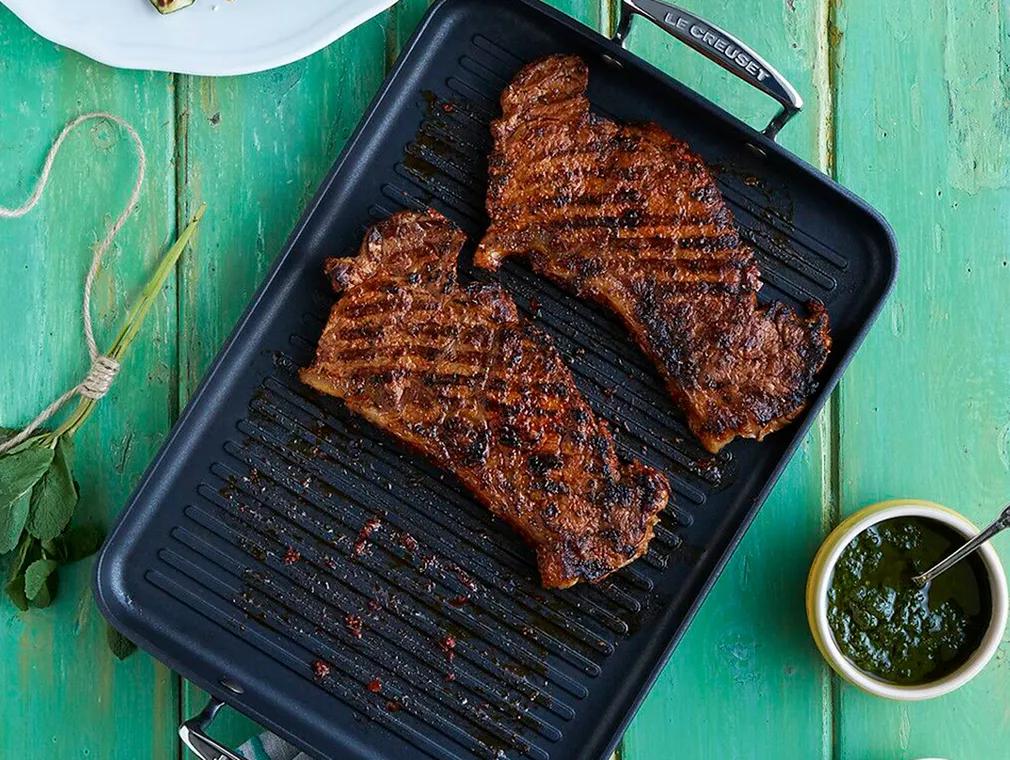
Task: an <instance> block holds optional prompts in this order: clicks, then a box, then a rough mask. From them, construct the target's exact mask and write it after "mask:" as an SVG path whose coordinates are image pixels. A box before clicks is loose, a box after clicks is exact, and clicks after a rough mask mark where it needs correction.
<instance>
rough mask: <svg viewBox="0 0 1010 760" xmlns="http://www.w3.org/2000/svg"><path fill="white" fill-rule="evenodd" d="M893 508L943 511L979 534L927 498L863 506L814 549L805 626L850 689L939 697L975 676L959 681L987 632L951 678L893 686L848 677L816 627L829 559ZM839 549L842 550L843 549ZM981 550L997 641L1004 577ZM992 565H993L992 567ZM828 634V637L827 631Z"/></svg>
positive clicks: (1002, 611) (989, 555) (895, 695)
mask: <svg viewBox="0 0 1010 760" xmlns="http://www.w3.org/2000/svg"><path fill="white" fill-rule="evenodd" d="M896 507H913V508H914V507H919V508H923V509H926V510H929V511H933V512H942V513H945V514H947V515H948V516H950V517H951V518H953V520H954V521H955V522H957V523H958V525H956V526H952V527H954V528H956V529H958V528H962V527H963V528H967V529H969V530H974V531H976V532H977V531H978V528H976V527H975V526H974V524H973V523H972V522H971V521H970V520H968V518H966V517H965V516H964V515H962V514H960V513H958V512H956V511H954V510H953V509H950V508H949V507H945V506H944V505H942V504H938V503H936V502H934V501H928V500H926V499H888V500H887V501H881V502H877V503H876V504H871V505H869V506H867V507H864V508H863V509H860V510H858V511H857V512H855V513H853V514H852V515H850V516H849V517H847V518H845V519H844V520H842V521H841V522H840V523H839V524H838V525H836V526H835V528H834V529H833V530H832V531H831V532H830V533H829V534H828V536H827V538H825V539H824V543H822V544H821V546H820V548H819V549H818V550H817V553H816V554H815V555H814V559H813V562H812V563H811V565H810V572H809V574H808V575H807V586H806V598H805V602H806V612H807V623H808V625H809V626H810V633H811V635H812V636H813V639H814V643H815V644H816V645H817V649H818V650H819V651H820V653H821V656H822V657H823V658H824V660H825V661H826V662H827V663H828V664H829V665H830V666H831V668H832V670H834V671H835V672H836V673H837V674H838V675H839V676H841V677H842V678H843V679H844V680H845V681H847V682H848V683H851V684H852V685H853V686H856V687H858V688H860V689H862V690H864V691H867V692H869V693H871V694H875V695H877V696H882V697H886V698H890V699H904V700H911V699H928V698H931V697H934V696H940V695H941V694H945V693H947V692H949V691H953V690H954V689H956V688H959V687H960V686H961V685H963V684H964V683H966V682H967V680H970V678H972V677H974V675H976V674H977V671H976V672H975V673H972V674H971V675H970V676H968V678H964V677H963V675H962V676H961V677H960V678H958V676H959V675H960V674H962V673H963V672H966V671H967V670H968V669H969V666H970V665H972V663H973V661H974V658H975V657H976V656H977V655H978V654H980V653H983V652H984V650H985V649H986V648H987V645H986V639H988V638H990V632H987V635H986V638H984V639H983V643H982V644H981V645H980V646H979V650H978V651H977V653H976V654H975V655H973V656H972V658H971V659H969V660H968V661H967V662H966V663H965V664H964V665H963V666H962V667H961V668H959V669H958V670H957V671H955V672H954V673H953V674H951V675H950V676H947V677H945V678H944V679H940V680H939V681H937V682H935V683H931V684H923V685H922V686H921V687H920V686H896V685H893V684H887V683H886V682H884V681H880V680H877V679H874V678H873V677H872V676H870V675H865V676H864V677H863V680H862V681H860V680H855V679H853V678H852V677H851V674H850V673H849V672H846V670H845V669H844V668H843V666H842V664H841V663H840V662H839V659H841V658H844V655H842V654H841V653H840V652H833V651H832V650H831V649H830V648H829V647H828V645H827V644H826V642H825V641H824V638H823V636H822V629H821V626H820V624H819V621H820V618H821V617H822V615H821V614H820V613H819V612H818V601H819V596H820V594H819V592H818V589H820V588H821V587H822V585H823V581H824V580H825V578H826V576H827V575H828V574H829V573H833V571H834V566H833V562H834V561H837V556H835V557H834V560H833V561H832V566H831V567H828V562H829V558H831V557H832V555H833V554H834V553H835V550H836V549H838V550H839V551H838V553H839V554H840V553H841V549H840V548H839V547H840V545H841V544H843V542H844V545H848V544H849V542H850V541H851V540H852V539H853V538H854V537H855V534H854V533H852V531H853V529H854V528H855V527H856V526H859V525H860V524H864V523H865V527H864V528H862V529H865V528H868V527H869V526H870V525H872V524H874V523H876V522H879V521H878V520H873V519H871V518H873V517H874V516H876V515H878V514H879V513H881V512H885V511H889V510H892V509H893V508H896ZM895 516H897V515H895ZM842 548H844V546H843V547H842ZM980 551H982V552H983V553H984V554H985V557H984V558H983V559H984V561H985V564H986V569H987V571H988V575H989V576H990V578H989V580H990V585H991V586H992V587H993V588H992V594H993V597H994V598H993V620H992V622H991V623H990V629H991V628H992V627H993V625H994V624H997V623H1000V619H1002V623H1001V624H1000V638H1002V629H1003V627H1005V625H1006V614H1007V613H1006V605H1005V604H1002V605H1000V604H997V600H996V596H997V594H999V593H1000V589H1004V590H1005V588H1006V577H1005V574H1004V572H1003V569H1002V564H1001V562H1000V561H999V558H998V556H997V555H996V553H995V551H994V550H993V549H992V547H991V546H989V545H985V546H983V548H982V549H981V550H980ZM993 562H994V563H995V564H993ZM828 580H829V579H828ZM1004 596H1005V594H1004ZM997 607H999V608H1000V609H997ZM827 635H830V632H829V633H828V634H827ZM836 646H837V645H836ZM988 648H990V649H992V650H993V651H991V652H989V653H988V654H986V655H985V656H984V657H983V661H982V662H981V665H980V666H979V667H978V670H981V668H982V667H983V666H984V665H985V663H986V662H988V660H989V659H990V658H991V657H992V654H993V653H994V652H995V647H988ZM846 664H847V665H848V666H849V667H851V668H853V669H855V666H854V665H852V664H851V663H846ZM948 680H950V681H951V683H955V682H956V685H951V686H949V687H948V686H946V682H947V681H948Z"/></svg>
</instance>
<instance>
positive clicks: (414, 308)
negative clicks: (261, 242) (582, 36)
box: [301, 211, 669, 588]
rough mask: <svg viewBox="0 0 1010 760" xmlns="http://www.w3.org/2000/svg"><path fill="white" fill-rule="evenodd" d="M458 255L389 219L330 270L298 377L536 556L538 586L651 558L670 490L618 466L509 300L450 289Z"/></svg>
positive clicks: (415, 219) (440, 234) (445, 235)
mask: <svg viewBox="0 0 1010 760" xmlns="http://www.w3.org/2000/svg"><path fill="white" fill-rule="evenodd" d="M463 242H464V236H463V234H462V233H461V232H460V231H459V230H457V229H456V228H455V227H454V226H453V225H452V223H451V222H449V221H448V220H447V219H445V218H444V217H443V216H441V215H439V214H438V213H436V212H434V211H431V212H428V213H427V214H426V215H422V214H416V213H400V214H397V215H395V216H393V217H391V218H390V219H388V220H386V221H384V222H382V223H380V224H378V225H376V226H375V227H372V228H371V229H370V230H369V231H368V233H367V234H366V236H365V240H364V243H363V244H362V246H361V251H360V253H359V254H358V256H357V257H354V258H337V259H330V260H329V261H328V262H327V263H326V273H327V275H328V276H329V278H330V280H331V283H332V285H333V288H334V289H335V290H336V291H337V293H340V294H342V296H341V298H340V299H339V300H338V301H337V303H336V304H335V305H334V307H333V310H332V312H331V313H330V318H329V322H328V323H327V325H326V328H325V330H324V331H323V335H322V337H321V338H320V339H319V345H318V348H317V352H316V360H315V363H314V364H313V365H312V366H311V367H310V368H308V369H306V370H303V371H302V372H301V378H302V380H303V381H304V382H305V383H307V384H309V385H311V386H312V387H314V388H316V389H318V390H320V391H322V392H324V393H328V394H332V395H334V396H338V397H339V398H341V399H343V400H344V402H345V403H346V405H347V407H348V408H349V409H351V410H352V411H354V412H356V413H358V414H360V415H362V416H363V417H365V418H366V419H368V420H369V421H371V422H372V423H374V424H375V425H377V426H379V427H380V428H383V429H384V430H386V431H388V432H390V433H392V434H393V435H394V436H396V437H397V438H399V439H400V440H402V441H404V442H405V443H407V444H408V445H410V446H411V447H413V448H414V449H416V450H417V451H419V452H421V453H422V454H424V455H425V456H427V457H428V459H430V460H431V461H433V462H434V463H435V464H437V465H438V466H440V467H443V468H445V469H447V470H449V471H451V472H452V473H454V474H455V475H456V477H457V478H459V480H460V481H462V483H463V484H464V485H465V486H466V487H467V488H468V489H469V490H470V491H471V492H472V493H473V494H474V495H475V496H476V497H477V499H479V500H480V501H481V502H482V503H483V504H484V505H485V506H487V507H488V509H490V510H491V511H492V512H493V513H494V514H495V515H497V516H498V517H500V518H502V519H504V520H505V521H506V522H508V523H509V524H510V525H512V526H513V527H514V528H515V529H516V530H517V531H519V533H520V534H521V535H522V536H523V538H524V539H526V541H527V542H529V543H530V544H531V545H532V546H533V548H534V549H535V550H536V554H537V562H538V565H539V568H540V577H541V579H542V582H543V585H544V586H547V587H549V588H552V587H553V588H563V587H566V586H570V585H572V584H574V583H578V582H579V581H581V580H591V581H592V580H597V579H599V578H602V577H603V576H605V575H607V574H608V573H611V572H613V571H614V570H616V569H618V568H619V567H622V566H623V565H626V564H628V563H629V562H631V561H632V560H634V559H635V558H636V557H639V556H640V555H642V554H643V553H644V552H645V551H646V548H647V546H648V543H649V540H650V538H651V537H652V530H653V525H654V524H655V522H656V520H657V519H658V515H659V512H660V511H661V510H662V509H663V507H665V506H666V503H667V500H668V497H669V487H668V485H667V482H666V479H665V478H664V476H663V475H662V474H660V473H659V472H656V471H655V470H653V469H651V468H649V467H646V466H645V465H643V464H642V463H640V462H637V461H632V462H622V461H620V460H618V458H617V456H616V454H615V448H614V440H613V437H612V436H611V433H610V431H609V429H608V428H607V426H606V424H605V423H603V422H601V421H600V420H597V419H596V416H595V415H594V414H593V411H592V409H590V407H589V405H588V404H587V403H586V401H585V399H584V398H583V397H582V395H581V394H580V393H579V391H578V389H577V388H576V387H575V383H574V382H573V380H572V376H571V373H570V372H569V370H568V368H567V367H566V366H565V365H564V363H563V362H562V361H561V358H560V357H559V356H558V352H557V350H556V349H555V347H554V345H553V343H552V342H551V340H550V338H549V337H548V336H547V335H545V334H544V333H542V332H541V331H540V330H538V329H537V328H535V327H534V326H533V325H531V324H529V323H528V322H526V321H525V320H523V319H521V318H520V317H519V314H518V312H517V310H516V306H515V304H514V303H513V302H512V300H511V299H510V298H509V296H508V294H506V293H505V292H504V291H503V290H502V289H501V288H500V287H499V286H497V285H470V286H465V287H464V286H460V285H458V284H457V282H456V259H457V256H458V254H459V251H460V249H461V248H462V245H463Z"/></svg>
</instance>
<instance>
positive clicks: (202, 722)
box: [179, 697, 244, 760]
mask: <svg viewBox="0 0 1010 760" xmlns="http://www.w3.org/2000/svg"><path fill="white" fill-rule="evenodd" d="M222 707H224V702H222V701H221V700H219V699H215V698H214V697H211V698H210V701H209V702H207V706H206V707H205V708H203V710H202V711H201V713H200V714H199V715H197V716H196V717H194V718H190V719H189V720H187V721H186V722H185V723H183V724H182V725H181V726H179V738H180V739H182V741H183V744H185V745H186V746H187V747H189V748H190V749H191V750H192V751H193V754H195V755H196V756H197V757H199V758H200V760H244V758H242V757H241V756H239V755H236V754H235V753H234V752H232V751H231V750H230V749H228V748H227V747H225V746H224V745H222V744H221V743H219V742H216V741H214V740H213V739H211V738H210V737H209V736H207V733H206V731H207V726H209V725H210V723H211V721H213V720H214V718H216V717H217V714H218V712H220V710H221V708H222Z"/></svg>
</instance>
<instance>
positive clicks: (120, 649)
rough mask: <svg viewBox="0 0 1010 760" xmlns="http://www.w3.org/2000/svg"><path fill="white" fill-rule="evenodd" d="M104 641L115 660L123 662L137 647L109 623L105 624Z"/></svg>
mask: <svg viewBox="0 0 1010 760" xmlns="http://www.w3.org/2000/svg"><path fill="white" fill-rule="evenodd" d="M105 640H106V641H108V642H109V649H111V650H112V653H113V654H114V655H116V658H117V659H120V660H125V659H126V658H127V657H129V656H130V655H131V654H133V653H134V652H136V651H137V645H136V644H134V643H133V642H132V641H130V640H129V639H128V638H126V637H125V636H124V635H123V634H121V633H120V632H119V631H117V630H116V629H115V628H113V627H112V625H111V624H109V623H106V624H105Z"/></svg>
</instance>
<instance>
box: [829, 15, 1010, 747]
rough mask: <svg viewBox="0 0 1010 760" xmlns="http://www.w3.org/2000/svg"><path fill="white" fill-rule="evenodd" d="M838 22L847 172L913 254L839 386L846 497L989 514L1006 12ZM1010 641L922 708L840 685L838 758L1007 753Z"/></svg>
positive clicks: (997, 482)
mask: <svg viewBox="0 0 1010 760" xmlns="http://www.w3.org/2000/svg"><path fill="white" fill-rule="evenodd" d="M833 22H834V27H833V37H834V38H835V39H836V40H837V42H838V47H837V49H836V52H835V54H834V64H835V73H834V75H833V80H834V81H835V86H836V88H837V94H836V99H837V107H838V116H837V121H836V125H837V138H836V141H837V149H838V156H837V173H838V178H839V180H840V181H841V182H842V183H843V184H845V185H847V186H849V187H851V188H852V189H853V190H854V191H855V192H857V193H859V194H861V195H863V196H864V197H865V198H867V199H868V200H869V201H870V202H871V203H873V204H874V205H876V206H877V207H878V208H879V209H880V210H881V211H882V212H883V213H884V215H885V216H886V217H887V218H888V220H889V221H890V222H891V224H892V225H893V227H894V229H895V232H896V235H897V238H898V244H899V248H900V249H901V251H902V258H901V274H900V277H899V279H898V286H897V291H896V293H895V295H894V297H893V298H892V300H891V302H890V304H889V306H888V307H887V309H886V311H885V313H884V315H883V316H882V318H881V323H880V325H879V327H878V329H876V330H874V332H873V333H872V335H871V336H870V338H869V340H868V341H867V343H866V345H865V346H864V348H863V350H862V351H861V352H860V355H859V356H858V357H857V359H856V361H855V363H854V364H853V366H852V367H851V369H850V370H849V372H848V373H847V375H846V377H845V379H844V380H843V382H842V387H841V412H842V428H841V446H840V454H839V461H840V462H841V489H842V501H841V504H842V505H843V507H844V511H845V512H850V511H853V510H855V509H858V508H859V507H861V506H864V505H866V504H868V503H870V502H874V501H878V500H880V499H884V498H891V497H903V496H915V497H920V498H929V499H933V500H936V501H940V502H942V503H945V504H947V505H949V506H951V507H953V508H955V509H957V510H959V511H961V512H963V513H964V514H966V515H967V516H968V517H970V518H972V519H973V520H975V521H976V522H985V521H988V520H989V519H991V518H992V517H993V516H995V514H996V512H997V511H998V509H999V506H1000V505H1001V504H1003V503H1005V502H1006V501H1007V494H1008V493H1010V456H1008V451H1010V448H1008V443H1010V320H1008V319H1007V316H1006V304H1007V302H1008V298H1010V266H1008V263H1007V262H1008V258H1010V254H1008V249H1010V222H1008V219H1010V122H1008V120H1007V117H1006V114H1007V104H1008V96H1010V91H1008V82H1010V70H1008V62H1010V42H1008V31H1010V9H1008V7H1007V4H1006V3H1004V2H995V1H992V2H975V3H962V2H957V0H947V1H946V2H940V1H939V0H938V1H937V2H931V3H909V4H902V7H901V12H900V13H896V12H894V7H893V6H892V4H890V3H878V2H873V1H871V0H845V2H842V3H839V4H838V7H837V9H836V13H835V16H834V18H833ZM995 543H996V547H997V549H998V550H999V551H1001V553H1004V555H1005V551H1006V548H1007V540H1006V538H1005V537H1000V538H997V539H996V542H995ZM1007 651H1008V648H1007V645H1006V643H1004V645H1003V647H1002V649H1001V650H1000V652H999V654H998V655H997V657H996V660H995V661H994V662H993V663H992V664H991V665H990V667H989V668H988V669H987V670H986V671H985V672H984V673H983V674H982V675H981V676H980V677H979V678H977V679H976V680H975V681H973V682H972V683H970V684H968V685H967V686H965V687H963V688H962V689H961V690H960V691H958V692H956V693H954V694H951V695H948V696H946V697H943V698H940V699H937V700H933V701H930V702H926V703H916V704H898V703H893V702H886V701H883V700H879V699H873V698H871V697H868V696H866V695H863V694H862V693H860V692H857V691H856V690H855V689H854V688H852V687H849V686H847V685H844V686H841V687H840V690H839V695H838V696H839V706H840V711H839V715H838V717H837V726H838V731H837V736H836V743H837V757H839V758H852V759H853V760H856V758H859V759H860V760H862V759H863V758H885V757H886V758H917V757H923V756H929V757H934V756H936V757H950V758H955V757H971V758H1003V757H1007V756H1008V754H1010V749H1008V747H1010V711H1008V705H1007V690H1006V683H1007V678H1008V675H1010V670H1008V660H1007Z"/></svg>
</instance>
